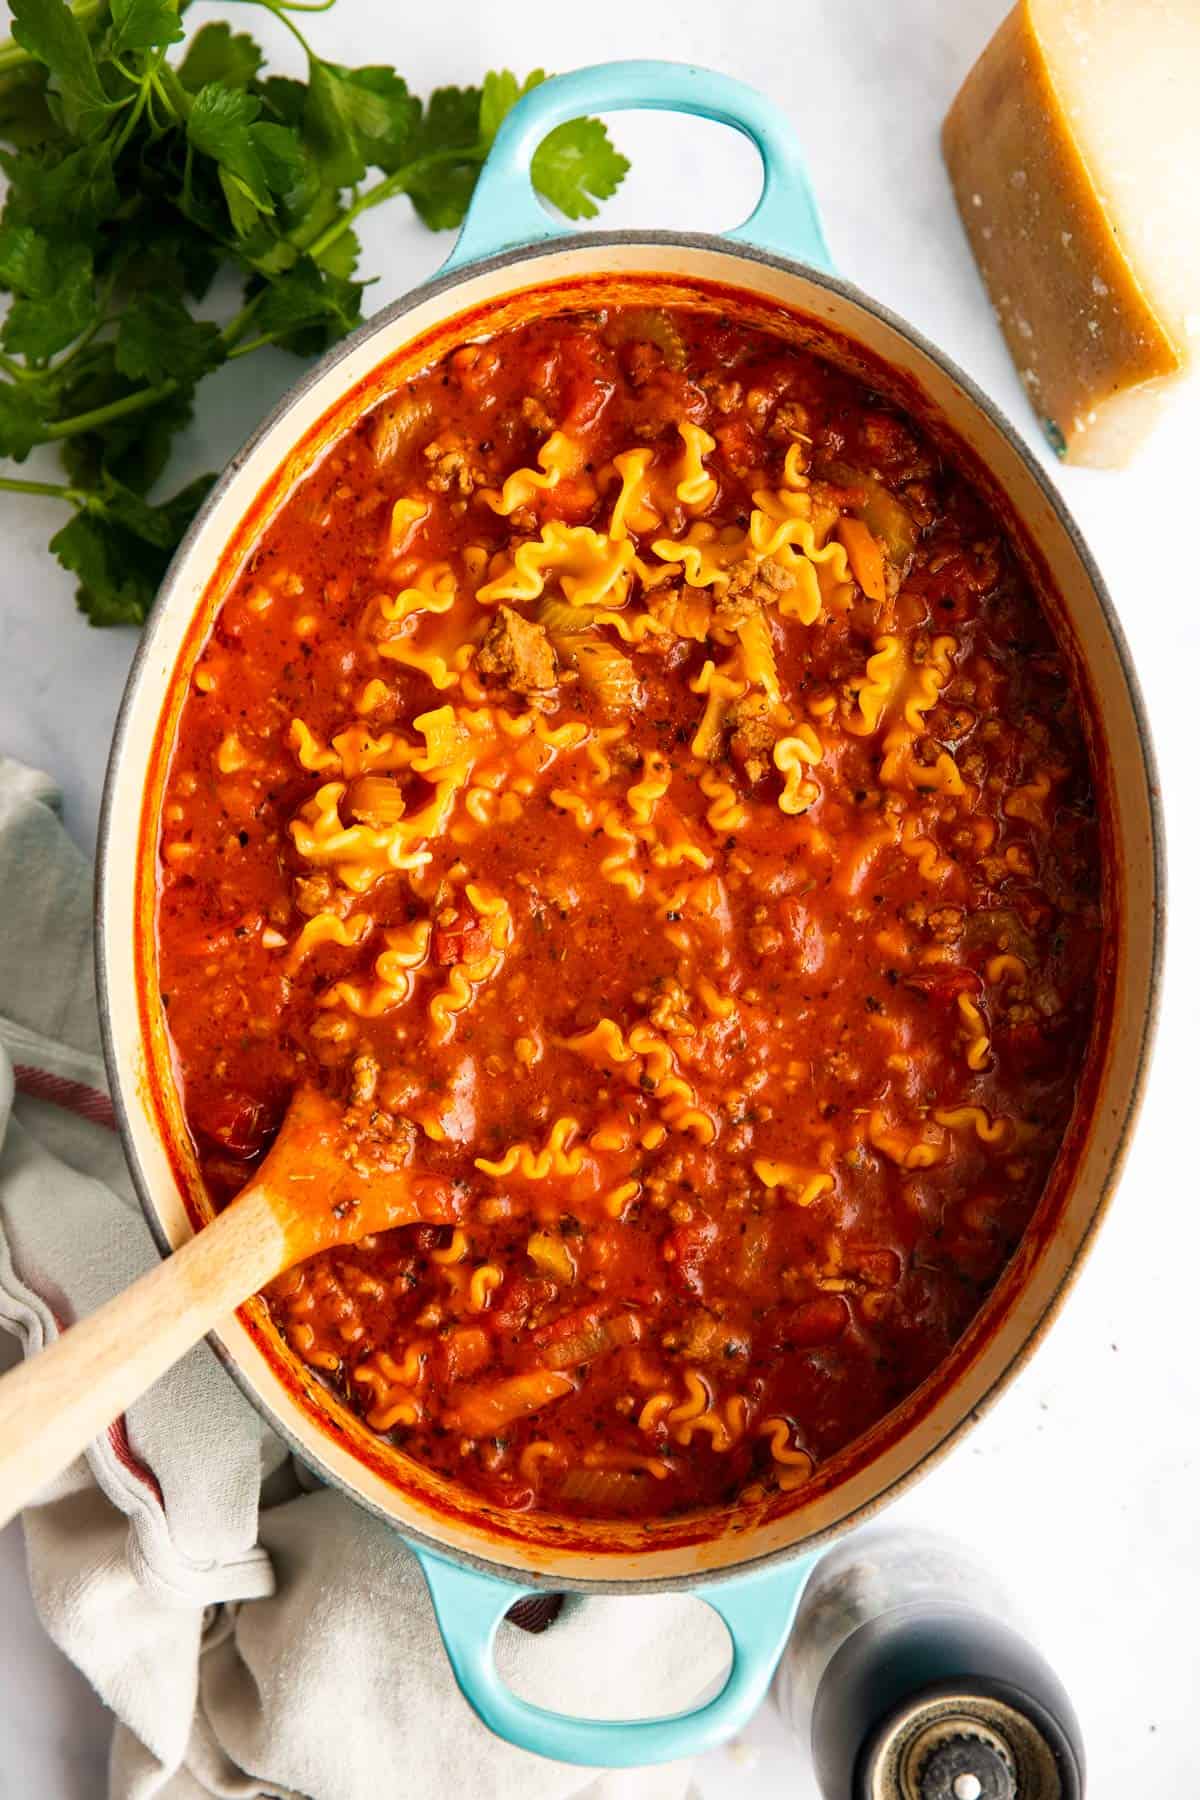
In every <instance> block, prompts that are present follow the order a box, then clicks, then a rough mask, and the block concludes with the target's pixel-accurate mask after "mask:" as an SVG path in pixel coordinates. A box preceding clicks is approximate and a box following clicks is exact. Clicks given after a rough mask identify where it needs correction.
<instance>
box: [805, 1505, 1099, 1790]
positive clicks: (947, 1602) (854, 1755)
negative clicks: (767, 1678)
mask: <svg viewBox="0 0 1200 1800" xmlns="http://www.w3.org/2000/svg"><path fill="white" fill-rule="evenodd" d="M776 1694H777V1698H778V1701H779V1705H780V1709H781V1711H782V1713H783V1716H784V1718H785V1720H786V1721H787V1723H788V1724H789V1725H790V1727H791V1729H792V1730H793V1732H794V1733H795V1734H796V1736H797V1737H798V1738H799V1739H800V1741H801V1742H806V1743H807V1744H808V1745H810V1747H811V1753H812V1761H813V1768H814V1771H815V1773H816V1778H817V1783H818V1786H819V1789H820V1792H821V1794H822V1796H823V1800H1082V1796H1083V1793H1084V1759H1083V1744H1082V1738H1081V1735H1080V1730H1079V1722H1078V1720H1077V1719H1076V1717H1075V1712H1074V1709H1073V1708H1072V1706H1071V1703H1070V1700H1069V1699H1068V1698H1067V1695H1066V1692H1065V1690H1064V1689H1063V1686H1062V1683H1061V1682H1060V1681H1059V1679H1058V1677H1057V1676H1056V1675H1055V1673H1054V1671H1053V1670H1052V1669H1051V1668H1050V1666H1049V1664H1048V1663H1047V1662H1046V1660H1045V1658H1044V1657H1043V1656H1042V1655H1041V1653H1040V1651H1038V1650H1037V1649H1035V1648H1034V1646H1033V1644H1032V1643H1031V1642H1030V1641H1029V1639H1028V1637H1027V1636H1026V1635H1025V1632H1024V1628H1023V1625H1022V1622H1021V1621H1020V1619H1019V1616H1018V1614H1017V1610H1016V1607H1015V1605H1014V1603H1013V1601H1012V1600H1011V1598H1010V1596H1009V1595H1008V1594H1007V1593H1006V1592H1005V1590H1004V1589H1003V1588H1002V1587H1001V1585H1000V1583H999V1582H998V1581H997V1579H996V1577H995V1576H994V1575H993V1574H992V1573H991V1572H990V1571H989V1570H987V1569H986V1568H985V1567H983V1565H982V1564H980V1563H979V1562H978V1561H977V1560H976V1559H975V1558H974V1557H973V1556H972V1555H971V1554H970V1553H969V1552H968V1551H966V1550H965V1549H964V1548H963V1547H962V1546H960V1545H957V1544H954V1543H952V1542H949V1541H947V1540H946V1539H944V1538H941V1537H935V1536H933V1535H932V1534H928V1533H923V1532H914V1531H887V1532H872V1531H868V1532H860V1533H855V1534H854V1535H852V1536H851V1537H849V1538H848V1539H846V1541H845V1542H844V1543H842V1544H839V1545H837V1546H836V1547H835V1548H834V1549H833V1550H832V1551H830V1552H829V1553H828V1555H826V1556H825V1557H823V1558H822V1560H821V1561H820V1563H818V1565H817V1567H816V1569H815V1570H814V1571H813V1574H812V1576H811V1578H810V1580H809V1583H808V1587H807V1588H806V1590H805V1594H804V1599H803V1601H802V1603H801V1607H800V1612H799V1614H798V1615H797V1620H796V1625H795V1629H794V1630H793V1632H792V1636H791V1638H790V1640H789V1642H788V1646H787V1649H786V1650H785V1651H784V1654H783V1658H782V1660H781V1662H780V1666H779V1671H778V1674H777V1676H776Z"/></svg>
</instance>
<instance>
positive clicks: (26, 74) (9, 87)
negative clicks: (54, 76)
mask: <svg viewBox="0 0 1200 1800" xmlns="http://www.w3.org/2000/svg"><path fill="white" fill-rule="evenodd" d="M63 136H64V131H63V126H62V124H61V123H60V122H59V120H58V119H56V118H55V116H54V114H53V113H52V112H51V110H50V104H49V100H48V98H47V92H46V71H45V69H43V68H42V67H41V65H40V64H39V63H30V64H29V66H28V67H27V68H24V69H14V70H13V71H12V72H11V74H8V75H6V76H4V77H3V78H0V140H3V142H4V143H6V144H13V145H15V146H16V148H17V149H18V150H26V149H29V148H31V147H32V146H35V145H38V144H49V143H51V142H53V141H54V140H55V139H61V138H62V137H63Z"/></svg>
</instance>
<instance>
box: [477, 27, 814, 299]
mask: <svg viewBox="0 0 1200 1800" xmlns="http://www.w3.org/2000/svg"><path fill="white" fill-rule="evenodd" d="M628 109H636V110H640V111H650V110H652V111H656V112H682V113H695V114H697V115H698V116H699V117H700V118H704V119H715V120H716V121H717V122H718V123H719V124H722V125H729V126H731V127H732V128H733V130H735V131H740V132H741V133H742V134H743V136H744V137H748V138H749V139H750V141H751V142H752V143H753V144H754V145H756V147H757V149H758V153H759V155H760V156H761V157H762V164H763V186H762V193H761V194H760V196H759V200H758V205H757V206H756V207H755V209H754V211H753V212H752V213H751V215H750V217H749V218H748V219H747V220H746V222H745V224H743V225H739V226H737V228H736V229H735V230H733V231H727V232H726V233H725V236H726V237H727V238H730V239H732V240H733V241H734V242H735V243H744V244H750V245H752V246H755V247H757V248H758V249H761V250H774V251H778V252H779V253H780V254H781V255H783V256H786V257H789V258H791V259H793V260H795V261H799V262H807V263H810V264H812V265H814V266H815V267H816V268H818V269H823V270H826V271H829V272H832V269H833V264H832V263H831V261H830V258H829V251H828V249H827V248H826V244H825V236H824V233H823V232H822V230H821V220H820V216H819V214H818V212H817V206H816V201H815V200H814V199H813V194H812V188H811V186H810V184H809V179H808V171H807V169H806V168H805V165H804V159H803V157H802V156H801V154H800V146H799V144H798V142H797V140H796V136H795V133H794V131H793V129H792V126H791V123H790V121H789V120H788V118H787V116H786V115H785V114H784V113H783V112H782V111H781V110H780V109H779V107H777V106H776V105H775V104H774V102H773V101H770V100H768V99H766V97H765V96H764V95H762V94H760V93H757V92H756V91H755V89H754V88H751V87H746V86H745V85H744V83H742V82H740V81H734V80H733V79H732V78H731V77H730V76H728V75H718V74H717V73H716V72H715V71H714V70H712V69H697V68H692V67H690V66H689V65H688V64H686V63H672V62H648V61H647V62H641V61H638V62H612V63H597V64H596V65H595V66H594V67H592V68H590V69H576V70H575V71H574V72H573V73H572V74H570V75H556V76H554V77H553V79H551V80H550V81H545V82H543V83H542V84H541V85H540V86H539V87H536V88H533V89H532V90H531V92H529V93H528V94H526V95H525V96H524V97H523V99H521V100H519V101H518V102H517V104H516V106H514V107H513V109H512V111H511V112H510V113H509V114H508V116H507V118H506V119H505V120H504V121H503V123H502V124H501V126H500V129H499V131H498V132H497V133H496V138H495V142H494V143H493V144H492V148H491V150H490V151H489V153H488V158H487V161H486V162H485V163H484V165H483V168H482V169H481V170H480V174H479V181H478V184H477V185H476V188H475V193H474V196H473V197H472V200H471V204H470V207H469V209H468V211H467V216H466V219H465V220H464V222H463V227H462V231H461V232H460V234H459V238H458V242H457V243H456V244H455V246H454V249H453V250H452V251H451V253H450V256H449V258H448V259H447V261H446V263H445V265H444V270H450V269H459V268H462V266H463V265H464V264H465V263H472V262H478V261H479V260H480V259H481V258H483V257H486V256H495V255H496V254H497V253H498V252H500V251H503V250H512V249H515V248H516V247H518V246H524V245H527V244H537V243H542V242H544V241H546V240H547V239H550V238H556V237H562V236H563V235H570V233H571V227H570V226H569V225H566V224H564V223H563V222H562V221H561V220H559V219H556V218H553V217H552V216H551V215H550V213H548V212H547V211H546V208H545V207H544V206H543V205H542V203H541V201H540V200H539V199H538V197H537V195H536V194H535V192H534V190H533V184H532V181H531V179H530V173H529V170H530V164H531V162H532V160H533V153H534V151H535V150H536V149H537V147H538V145H539V144H540V143H541V141H542V139H543V138H544V137H545V136H546V135H547V133H548V132H550V131H552V130H553V128H554V127H555V126H556V125H562V124H563V123H565V121H566V120H568V119H577V118H580V117H582V116H583V115H585V114H588V113H598V112H599V113H610V112H620V111H625V110H628Z"/></svg>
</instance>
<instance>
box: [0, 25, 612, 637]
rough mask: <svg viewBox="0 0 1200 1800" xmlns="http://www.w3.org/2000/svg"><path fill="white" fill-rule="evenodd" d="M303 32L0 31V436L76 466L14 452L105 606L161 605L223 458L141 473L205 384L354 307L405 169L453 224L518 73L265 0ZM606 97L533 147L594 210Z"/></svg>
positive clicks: (129, 615)
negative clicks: (282, 49) (283, 51)
mask: <svg viewBox="0 0 1200 1800" xmlns="http://www.w3.org/2000/svg"><path fill="white" fill-rule="evenodd" d="M249 3H250V4H255V5H258V6H260V7H262V8H263V9H264V10H265V11H267V12H269V13H271V14H273V15H274V17H275V18H276V19H277V20H278V21H279V22H280V23H281V24H283V25H284V26H286V28H287V29H288V30H289V31H290V32H291V33H292V35H293V36H294V37H296V38H298V39H299V41H300V43H301V45H302V46H303V48H304V51H305V54H306V56H307V59H308V79H307V81H293V80H288V79H284V78H283V77H280V76H275V75H266V74H264V73H263V63H264V57H263V52H262V51H261V49H260V48H259V46H258V44H257V43H256V42H255V41H254V39H253V38H251V37H249V36H247V35H246V34H245V33H243V32H235V31H234V30H232V29H231V27H230V26H229V25H228V24H225V23H223V22H221V23H216V24H209V25H206V26H204V27H203V28H202V29H201V30H200V31H198V32H196V34H195V35H194V36H193V37H192V39H191V41H190V43H188V44H187V46H186V49H184V50H182V52H180V51H178V50H177V49H176V46H178V45H180V44H181V42H182V40H183V38H184V35H185V33H184V27H183V24H182V22H181V19H180V16H179V15H180V10H181V4H182V5H186V0H181V3H179V0H75V4H74V5H73V6H67V5H66V4H65V3H64V0H12V19H13V37H12V41H11V42H10V43H7V44H5V45H3V46H0V143H3V144H6V145H7V146H9V148H8V150H6V151H4V152H0V166H2V167H3V169H4V172H5V174H6V175H7V177H8V196H7V199H6V201H5V205H4V209H3V213H2V214H0V288H2V289H3V290H5V291H7V292H8V293H9V294H10V295H11V296H12V301H11V304H10V306H9V309H8V312H7V316H6V317H5V319H4V322H3V325H2V326H0V455H4V456H8V457H11V458H13V459H14V460H16V461H17V462H21V461H23V460H24V459H25V457H27V456H28V454H29V452H30V451H31V450H32V449H33V448H34V446H35V445H38V444H48V443H54V444H58V445H59V448H60V455H61V458H62V462H63V466H64V469H65V471H66V476H67V479H66V481H65V482H62V483H59V482H48V481H47V482H43V481H22V480H18V479H16V478H15V477H12V476H7V475H4V476H0V489H8V490H11V491H14V492H19V493H34V494H52V495H54V496H56V497H57V498H59V499H61V500H63V501H64V502H65V503H66V504H67V505H68V506H69V507H70V508H71V517H70V518H69V520H68V521H67V523H66V524H65V525H64V526H63V527H62V529H61V530H60V531H59V532H57V533H56V535H55V536H54V537H53V538H52V539H51V543H50V548H51V550H52V551H53V552H54V554H55V556H57V558H58V560H59V562H60V563H62V564H63V565H64V567H66V568H68V569H70V570H72V571H73V572H74V574H75V575H76V577H77V578H78V582H79V586H78V589H77V598H78V602H79V605H80V608H81V609H82V610H83V612H84V613H86V615H87V617H88V618H89V619H90V620H91V621H92V623H93V624H96V625H113V624H137V623H140V621H141V620H143V619H144V618H145V616H146V612H147V609H148V608H149V606H150V603H151V601H152V600H153V598H154V595H155V592H156V590H157V588H158V585H159V583H160V581H161V579H162V576H163V574H164V571H165V569H166V566H167V563H168V561H169V559H170V556H171V552H172V551H173V549H174V548H175V545H176V544H177V543H178V541H179V539H180V537H181V536H182V534H183V532H184V530H185V529H186V527H187V525H188V522H189V521H190V519H191V518H192V516H193V514H194V513H195V511H196V508H197V507H198V506H199V504H200V502H201V501H202V499H203V498H204V495H205V493H206V492H207V490H208V488H209V486H210V485H211V483H212V481H213V479H214V477H213V476H211V475H205V476H202V477H201V478H200V479H199V480H197V481H193V482H190V483H189V484H188V485H187V486H186V487H185V488H182V489H180V491H179V492H178V493H175V494H172V495H171V496H170V498H169V499H166V500H153V501H152V500H151V499H149V498H148V495H149V494H150V492H151V490H152V489H153V487H154V485H155V483H156V482H157V481H158V479H159V477H160V476H161V475H162V473H163V470H164V468H165V466H166V463H167V459H168V455H169V452H170V448H171V444H172V441H173V439H174V437H175V434H176V433H177V432H178V431H179V430H180V429H181V428H182V427H183V426H184V425H186V424H187V422H188V420H189V419H190V418H191V415H192V398H193V395H194V393H195V389H196V386H197V383H198V382H200V381H201V380H203V378H204V377H205V376H206V375H208V374H210V373H211V371H212V370H214V369H216V368H218V367H220V365H221V364H222V363H226V362H230V361H232V360H234V359H235V358H237V357H242V356H249V355H252V354H253V352H254V351H256V350H259V349H261V348H262V347H263V346H264V345H266V344H278V345H281V346H282V347H283V348H284V349H287V350H291V351H294V352H296V353H297V354H298V355H301V356H309V355H313V354H315V353H317V352H318V351H321V350H323V349H324V348H325V347H326V346H327V345H329V344H332V343H334V342H335V341H336V340H337V339H338V338H340V337H342V336H344V335H345V333H346V332H348V331H350V330H351V329H352V328H353V327H354V326H355V325H356V324H357V323H358V322H359V320H360V318H361V316H362V295H363V287H364V283H363V282H362V281H360V280H358V279H356V276H355V270H356V267H357V261H358V254H359V246H358V241H357V239H356V237H355V234H354V223H355V220H356V219H358V218H359V217H360V216H361V214H363V213H364V212H366V211H367V210H368V209H369V208H371V207H374V206H378V205H380V203H381V202H382V201H384V200H389V199H391V198H392V196H393V195H396V194H406V195H407V196H408V198H409V200H410V201H411V202H412V204H413V206H414V207H415V208H416V210H417V212H418V213H419V214H420V216H421V218H422V219H423V220H424V221H425V223H426V224H427V225H428V226H430V227H431V228H432V229H433V230H435V231H437V230H445V229H447V228H450V227H453V226H456V225H458V224H459V223H461V221H462V218H463V215H464V213H465V212H466V208H467V203H468V201H469V200H470V197H471V193H472V190H473V189H474V186H475V182H476V180H477V178H478V175H479V169H480V166H481V164H482V162H483V159H484V157H485V156H486V155H487V152H488V149H489V147H490V145H491V142H492V140H493V138H494V137H495V135H496V131H497V129H498V128H499V125H500V122H501V120H502V119H503V118H504V116H505V114H506V113H507V112H508V111H509V110H510V109H511V107H512V106H513V105H515V103H516V101H517V100H518V99H519V98H520V96H521V95H522V94H523V93H525V92H527V91H528V89H529V88H531V87H534V86H535V85H536V84H537V83H538V82H540V81H542V80H544V79H545V77H544V75H543V72H542V71H541V70H537V71H535V73H533V74H532V75H530V76H528V77H527V78H526V80H525V81H524V82H518V81H517V79H516V77H515V76H513V75H511V74H509V73H508V72H507V71H506V70H505V71H501V72H499V73H492V74H489V75H486V76H485V77H484V80H483V85H482V86H481V87H468V88H456V87H449V88H439V89H438V90H437V91H436V92H435V93H433V94H431V95H430V96H429V98H428V100H426V101H424V102H422V101H421V100H420V99H418V98H417V96H416V95H414V94H410V93H409V91H408V88H407V87H406V86H405V84H404V81H403V80H402V78H401V77H400V76H399V75H398V74H397V73H396V72H395V70H394V69H390V68H386V67H383V66H371V67H368V68H361V69H348V68H344V67H342V66H341V65H340V64H338V63H332V62H326V61H324V60H323V59H322V58H321V57H319V56H317V55H315V54H314V52H313V51H312V49H311V48H310V46H309V45H308V43H307V41H306V39H305V38H304V36H303V34H302V32H301V31H300V29H299V27H298V26H297V24H296V22H295V18H294V17H293V16H292V15H294V14H297V13H303V12H324V11H327V10H328V8H329V7H330V6H332V5H333V4H334V0H320V3H317V4H306V5H302V4H299V3H298V0H249ZM628 166H629V165H628V163H627V162H626V161H625V158H624V157H622V156H620V155H618V153H617V152H616V150H614V148H613V146H612V144H611V143H610V142H609V139H608V136H607V133H606V132H605V129H604V126H603V124H602V123H601V122H600V121H599V120H598V119H577V120H574V121H572V122H571V123H569V124H566V125H561V126H559V127H558V129H557V130H555V131H553V132H552V133H551V134H550V135H549V137H547V138H546V140H545V142H544V143H543V144H542V145H541V147H540V148H539V150H538V151H537V154H536V155H535V157H534V161H533V179H534V183H535V185H536V187H537V188H538V189H539V191H540V192H541V193H542V194H543V195H544V196H545V197H546V199H547V200H549V201H550V202H551V203H552V204H553V205H554V206H556V207H558V208H559V209H560V211H562V212H564V213H566V214H567V215H568V216H569V217H571V218H591V217H592V216H594V214H595V212H596V201H597V200H598V199H606V198H608V196H610V195H611V194H613V193H614V192H615V191H616V189H617V187H618V186H619V185H620V182H621V180H622V178H623V176H624V174H625V171H626V169H627V168H628ZM227 267H232V268H233V269H235V270H236V271H238V272H239V273H240V275H241V276H242V277H243V278H244V296H243V300H244V303H243V305H242V306H241V308H240V310H239V311H238V312H237V313H236V315H235V317H233V318H232V319H230V320H229V322H228V323H227V324H225V325H224V326H221V325H218V324H216V323H214V322H213V321H212V320H210V319H206V318H204V317H203V316H201V315H200V314H199V313H198V312H197V310H196V307H197V303H199V302H201V301H202V300H203V299H204V297H205V295H206V294H207V293H208V291H209V289H210V287H211V285H212V282H213V280H214V277H215V276H216V274H217V272H218V271H219V270H220V269H222V268H227Z"/></svg>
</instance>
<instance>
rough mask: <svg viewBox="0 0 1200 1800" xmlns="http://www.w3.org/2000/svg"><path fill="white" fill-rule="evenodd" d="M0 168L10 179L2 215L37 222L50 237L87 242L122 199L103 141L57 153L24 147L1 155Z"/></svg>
mask: <svg viewBox="0 0 1200 1800" xmlns="http://www.w3.org/2000/svg"><path fill="white" fill-rule="evenodd" d="M0 168H3V170H4V173H5V174H6V175H7V177H8V183H9V191H8V198H7V200H6V202H5V206H4V217H5V219H6V220H11V221H12V223H14V224H17V225H21V224H27V225H34V224H35V225H36V226H37V227H38V229H39V230H40V231H43V232H45V233H46V235H47V236H49V237H62V238H82V239H84V240H86V241H88V242H91V241H92V240H93V239H94V237H95V236H96V233H97V231H98V229H99V227H100V226H101V225H102V224H103V223H104V222H105V221H106V220H108V219H110V218H111V217H112V215H113V214H114V213H115V212H116V211H117V208H118V207H119V206H120V203H121V196H120V194H119V192H118V191H117V183H116V178H115V174H114V171H113V162H112V155H111V153H110V151H109V149H108V146H107V145H106V144H85V145H84V146H83V147H82V149H79V150H72V151H69V152H68V153H67V154H66V155H65V156H61V157H59V156H58V155H57V154H50V155H38V154H37V153H35V152H34V151H32V150H25V151H21V152H20V153H19V154H18V155H16V156H11V155H9V156H0Z"/></svg>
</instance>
